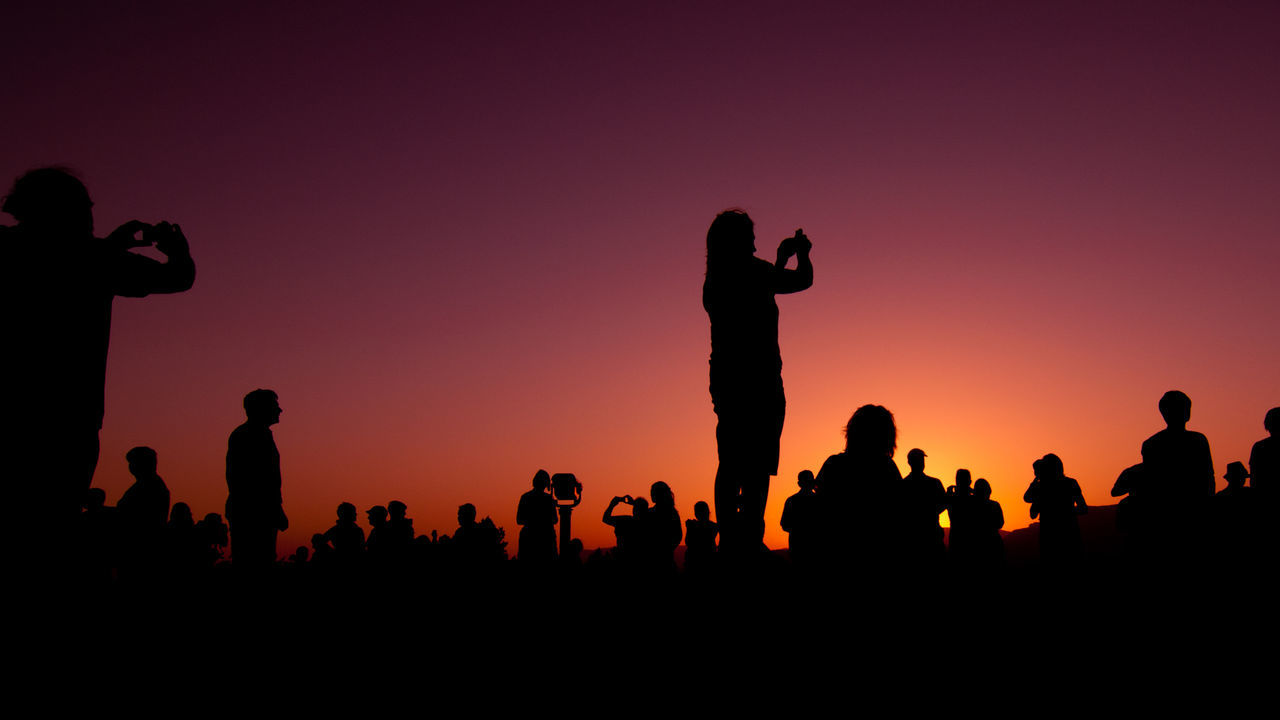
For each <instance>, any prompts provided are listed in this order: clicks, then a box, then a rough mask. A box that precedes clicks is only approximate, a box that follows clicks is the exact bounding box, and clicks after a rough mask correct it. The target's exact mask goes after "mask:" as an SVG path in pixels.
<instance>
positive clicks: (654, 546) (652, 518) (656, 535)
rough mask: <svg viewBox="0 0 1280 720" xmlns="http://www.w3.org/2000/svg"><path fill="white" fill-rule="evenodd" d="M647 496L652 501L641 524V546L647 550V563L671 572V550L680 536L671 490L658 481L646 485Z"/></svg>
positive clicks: (682, 535)
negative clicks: (642, 543) (642, 541)
mask: <svg viewBox="0 0 1280 720" xmlns="http://www.w3.org/2000/svg"><path fill="white" fill-rule="evenodd" d="M649 497H650V498H651V499H652V500H653V505H652V506H651V507H650V508H649V510H648V512H646V513H645V515H644V519H643V520H642V522H641V527H642V529H643V532H644V533H645V536H646V537H645V542H644V545H645V548H646V549H647V550H648V555H649V557H648V560H649V567H650V569H651V570H653V571H655V572H659V573H671V572H675V569H676V561H675V551H676V548H677V547H679V546H680V541H681V540H683V539H684V526H683V525H682V524H681V523H680V513H679V512H678V511H677V510H676V498H675V494H674V493H672V492H671V487H670V486H669V485H667V484H666V483H664V482H662V481H658V482H656V483H654V484H653V485H652V486H651V487H650V488H649Z"/></svg>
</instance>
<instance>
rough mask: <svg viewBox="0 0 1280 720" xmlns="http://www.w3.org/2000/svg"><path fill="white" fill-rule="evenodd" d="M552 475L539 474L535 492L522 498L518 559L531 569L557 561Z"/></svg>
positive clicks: (517, 514)
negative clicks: (534, 566)
mask: <svg viewBox="0 0 1280 720" xmlns="http://www.w3.org/2000/svg"><path fill="white" fill-rule="evenodd" d="M550 488H551V475H550V474H549V473H547V471H546V470H539V471H538V472H537V473H536V474H535V475H534V476H533V489H532V490H529V491H528V492H526V493H525V494H524V495H521V496H520V504H519V505H518V506H517V507H516V524H517V525H519V526H520V546H519V547H518V548H517V549H516V557H517V558H519V559H520V562H521V563H528V564H529V565H545V564H550V563H551V562H553V561H554V560H555V559H556V522H557V521H558V520H559V516H558V514H557V512H556V499H555V497H553V496H552V495H551V492H550Z"/></svg>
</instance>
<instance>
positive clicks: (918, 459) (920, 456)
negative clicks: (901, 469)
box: [907, 448, 925, 472]
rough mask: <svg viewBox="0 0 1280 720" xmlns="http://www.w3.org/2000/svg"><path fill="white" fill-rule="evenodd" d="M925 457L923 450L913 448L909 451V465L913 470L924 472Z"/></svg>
mask: <svg viewBox="0 0 1280 720" xmlns="http://www.w3.org/2000/svg"><path fill="white" fill-rule="evenodd" d="M924 458H925V454H924V451H923V450H921V449H920V448H913V449H912V450H911V452H909V453H907V467H909V468H911V471H912V472H924Z"/></svg>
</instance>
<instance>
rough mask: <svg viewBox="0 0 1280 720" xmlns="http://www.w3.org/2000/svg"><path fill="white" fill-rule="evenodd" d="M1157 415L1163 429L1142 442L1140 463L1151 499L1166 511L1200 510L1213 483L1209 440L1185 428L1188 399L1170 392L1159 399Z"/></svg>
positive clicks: (1189, 408)
mask: <svg viewBox="0 0 1280 720" xmlns="http://www.w3.org/2000/svg"><path fill="white" fill-rule="evenodd" d="M1160 415H1161V416H1162V417H1164V421H1165V423H1166V427H1165V429H1164V430H1161V431H1160V432H1158V433H1156V434H1155V435H1152V436H1151V437H1150V438H1148V439H1147V441H1146V442H1144V443H1142V464H1143V466H1144V468H1145V472H1146V474H1147V476H1148V480H1149V482H1150V483H1151V488H1150V489H1151V492H1152V493H1153V495H1154V499H1155V501H1156V502H1157V504H1159V505H1160V506H1162V509H1164V510H1165V511H1166V512H1179V511H1187V510H1191V509H1194V508H1196V507H1197V506H1199V507H1201V508H1203V506H1204V505H1206V504H1207V503H1208V499H1209V498H1210V497H1212V496H1213V492H1214V488H1215V484H1216V483H1215V481H1214V476H1213V458H1212V456H1211V454H1210V452H1209V441H1208V440H1207V439H1206V438H1205V436H1204V435H1201V434H1200V433H1198V432H1194V431H1192V430H1188V429H1187V422H1188V421H1189V420H1190V419H1191V399H1190V398H1188V397H1187V396H1186V395H1185V394H1183V393H1181V392H1179V391H1177V390H1170V391H1169V392H1167V393H1165V394H1164V397H1162V398H1160ZM1168 519H1170V520H1172V518H1168Z"/></svg>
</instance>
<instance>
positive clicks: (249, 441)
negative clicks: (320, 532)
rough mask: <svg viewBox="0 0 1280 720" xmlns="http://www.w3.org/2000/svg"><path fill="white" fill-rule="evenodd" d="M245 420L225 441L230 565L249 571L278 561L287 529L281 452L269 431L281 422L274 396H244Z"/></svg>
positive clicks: (262, 392)
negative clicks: (278, 539)
mask: <svg viewBox="0 0 1280 720" xmlns="http://www.w3.org/2000/svg"><path fill="white" fill-rule="evenodd" d="M244 412H245V416H246V418H247V419H246V420H245V422H244V424H243V425H241V426H240V427H238V428H236V429H235V430H234V431H232V433H231V437H230V438H229V439H228V440H227V507H226V514H227V524H228V525H229V526H230V528H231V563H232V565H233V566H235V567H239V568H242V569H246V570H251V571H254V570H256V571H261V570H264V569H267V568H270V567H271V565H272V564H274V563H275V561H276V536H277V535H278V534H279V533H280V532H281V531H283V530H288V529H289V518H288V517H287V516H286V515H285V513H284V498H283V495H282V493H281V485H282V482H281V478H280V451H279V450H278V449H277V448H276V441H275V436H274V435H272V433H271V426H272V425H275V424H276V423H278V422H280V413H281V412H282V410H281V409H280V400H279V398H278V397H277V396H276V394H275V392H273V391H271V390H261V389H259V390H254V391H253V392H251V393H249V394H248V395H245V396H244Z"/></svg>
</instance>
